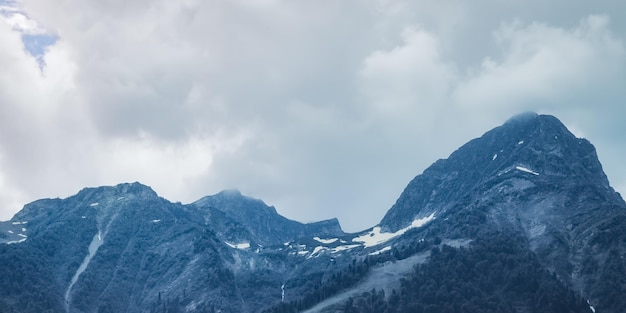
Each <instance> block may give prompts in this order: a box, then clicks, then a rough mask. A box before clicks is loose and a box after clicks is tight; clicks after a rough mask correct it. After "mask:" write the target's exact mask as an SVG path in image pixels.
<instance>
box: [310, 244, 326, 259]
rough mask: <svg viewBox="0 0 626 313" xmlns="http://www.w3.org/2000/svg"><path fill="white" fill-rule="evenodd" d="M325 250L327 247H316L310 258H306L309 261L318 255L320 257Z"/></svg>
mask: <svg viewBox="0 0 626 313" xmlns="http://www.w3.org/2000/svg"><path fill="white" fill-rule="evenodd" d="M323 250H326V248H325V247H322V246H317V247H315V248H314V249H313V252H311V254H309V256H308V257H306V258H307V259H310V258H312V257H314V256H318V255H319V253H320V252H321V251H323Z"/></svg>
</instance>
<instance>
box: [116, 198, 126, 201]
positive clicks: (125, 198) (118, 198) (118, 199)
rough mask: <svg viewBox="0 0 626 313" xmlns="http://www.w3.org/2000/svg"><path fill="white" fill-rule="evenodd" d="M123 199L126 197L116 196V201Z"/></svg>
mask: <svg viewBox="0 0 626 313" xmlns="http://www.w3.org/2000/svg"><path fill="white" fill-rule="evenodd" d="M124 199H126V197H119V198H117V201H119V200H124Z"/></svg>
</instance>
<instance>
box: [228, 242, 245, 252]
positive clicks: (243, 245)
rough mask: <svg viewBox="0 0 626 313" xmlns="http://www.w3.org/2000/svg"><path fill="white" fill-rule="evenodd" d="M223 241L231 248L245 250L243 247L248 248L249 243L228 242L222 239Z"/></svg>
mask: <svg viewBox="0 0 626 313" xmlns="http://www.w3.org/2000/svg"><path fill="white" fill-rule="evenodd" d="M224 243H226V244H227V245H228V246H229V247H231V248H234V249H239V250H245V249H248V248H250V243H249V242H242V243H230V242H228V241H224Z"/></svg>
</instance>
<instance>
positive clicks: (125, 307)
mask: <svg viewBox="0 0 626 313" xmlns="http://www.w3.org/2000/svg"><path fill="white" fill-rule="evenodd" d="M625 256H626V203H625V202H624V200H623V199H622V197H621V196H620V194H619V193H617V192H616V191H615V190H614V189H613V188H612V187H611V186H610V184H609V181H608V179H607V177H606V175H605V173H604V171H603V169H602V166H601V164H600V162H599V161H598V158H597V155H596V150H595V148H594V146H593V145H592V144H591V143H590V142H589V141H587V140H585V139H582V138H577V137H575V136H574V135H573V134H572V133H571V132H570V131H568V129H567V128H566V127H565V126H564V125H563V124H562V123H561V122H560V121H559V120H558V119H557V118H556V117H553V116H549V115H538V114H535V113H525V114H521V115H518V116H515V117H513V118H511V119H509V120H508V121H506V122H505V123H504V124H503V125H501V126H499V127H496V128H494V129H492V130H490V131H488V132H487V133H485V134H484V135H483V136H481V137H479V138H476V139H474V140H471V141H470V142H468V143H466V144H465V145H463V146H462V147H460V148H459V149H458V150H456V151H454V152H453V153H452V154H451V155H450V156H449V157H448V158H447V159H442V160H438V161H436V162H435V163H434V164H433V165H431V166H430V167H428V168H427V169H426V170H424V171H423V173H421V174H419V175H417V176H416V177H415V178H414V179H413V180H412V181H411V182H409V184H408V185H407V187H406V188H405V189H404V191H402V193H401V194H400V196H399V198H398V200H397V201H396V203H395V204H394V205H393V206H392V207H391V208H390V209H389V211H388V212H387V213H386V214H385V216H384V217H382V219H381V221H380V223H379V224H377V225H375V226H374V227H371V228H369V229H366V230H363V231H361V232H357V233H346V232H344V231H343V230H342V229H341V227H340V225H339V221H338V220H337V219H331V220H326V221H321V222H317V223H309V224H303V223H300V222H297V221H293V220H290V219H287V218H285V217H283V216H281V215H279V214H278V213H277V211H276V209H275V208H274V207H271V206H268V205H267V204H265V203H264V202H263V201H262V200H259V199H254V198H250V197H247V196H245V195H242V194H241V193H240V192H239V191H237V190H226V191H223V192H220V193H218V194H216V195H212V196H207V197H204V198H202V199H200V200H198V201H196V202H194V203H190V204H181V203H173V202H170V201H168V200H166V199H163V198H161V197H159V196H158V195H157V194H156V193H155V192H154V191H153V190H152V189H151V188H150V187H148V186H145V185H142V184H140V183H124V184H119V185H117V186H104V187H97V188H85V189H83V190H81V191H79V192H78V193H77V194H76V195H74V196H71V197H68V198H65V199H58V198H57V199H42V200H37V201H35V202H32V203H29V204H27V205H25V206H24V208H23V209H22V210H21V211H20V212H18V213H17V214H16V215H15V216H14V217H13V218H12V219H11V220H9V221H6V222H0V312H5V313H6V312H68V313H70V312H71V313H74V312H429V313H431V312H515V313H526V312H594V313H595V312H600V313H603V312H616V313H617V312H623V311H624V308H626V299H625V298H624V297H623V295H624V294H626V261H625V260H624V257H625Z"/></svg>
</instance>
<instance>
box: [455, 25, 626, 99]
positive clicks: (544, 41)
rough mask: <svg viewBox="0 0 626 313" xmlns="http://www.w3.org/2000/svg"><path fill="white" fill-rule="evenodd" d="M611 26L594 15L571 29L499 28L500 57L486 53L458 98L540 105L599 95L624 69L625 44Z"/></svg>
mask: <svg viewBox="0 0 626 313" xmlns="http://www.w3.org/2000/svg"><path fill="white" fill-rule="evenodd" d="M608 26H609V19H608V18H607V17H606V16H595V15H592V16H589V17H587V18H585V19H583V20H582V21H581V22H580V24H579V25H578V26H577V27H576V28H573V29H563V28H558V27H553V26H549V25H547V24H544V23H537V22H534V23H531V24H528V25H524V24H523V23H521V22H519V21H518V22H514V23H511V24H506V25H504V26H503V27H502V28H500V29H499V30H498V31H497V32H495V38H496V42H497V43H498V47H499V49H500V56H499V58H493V57H487V58H485V59H484V61H483V62H482V64H481V66H480V67H479V68H478V69H476V70H473V71H470V72H469V74H468V78H467V79H466V80H465V82H464V83H462V84H460V86H459V87H458V88H457V90H456V92H455V95H454V96H455V100H456V101H457V102H458V103H461V104H462V105H465V106H489V107H492V108H497V107H502V106H507V107H508V108H511V107H512V108H519V107H526V106H528V105H529V104H530V105H531V106H533V107H536V108H541V107H545V106H547V107H560V106H562V105H563V103H565V102H570V105H571V106H578V105H580V104H579V103H578V102H580V100H581V98H582V99H584V100H585V101H588V100H591V99H593V98H594V97H595V98H597V96H599V95H601V94H602V93H603V89H605V87H610V86H611V85H612V83H611V82H612V81H616V80H618V79H619V76H620V75H623V66H619V65H623V64H624V61H623V60H624V56H625V53H624V52H625V51H624V46H623V44H622V43H621V42H620V41H618V40H616V39H615V38H614V37H613V36H612V34H611V31H610V29H609V28H608ZM616 65H618V66H617V67H616ZM589 92H592V93H593V94H592V97H589V96H586V93H589Z"/></svg>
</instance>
